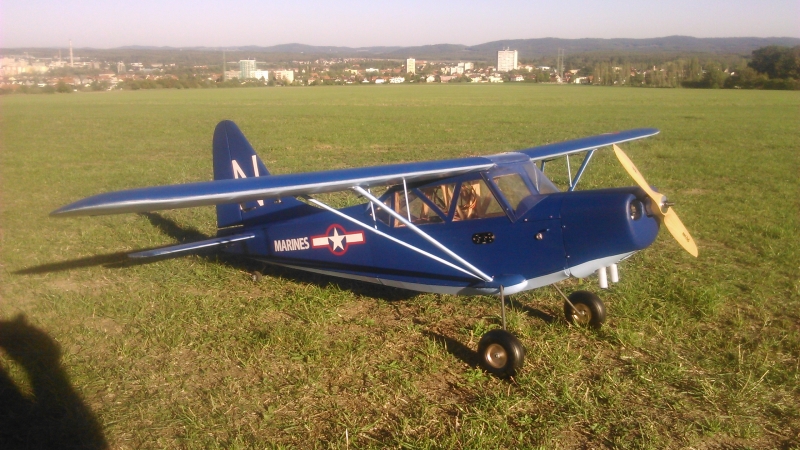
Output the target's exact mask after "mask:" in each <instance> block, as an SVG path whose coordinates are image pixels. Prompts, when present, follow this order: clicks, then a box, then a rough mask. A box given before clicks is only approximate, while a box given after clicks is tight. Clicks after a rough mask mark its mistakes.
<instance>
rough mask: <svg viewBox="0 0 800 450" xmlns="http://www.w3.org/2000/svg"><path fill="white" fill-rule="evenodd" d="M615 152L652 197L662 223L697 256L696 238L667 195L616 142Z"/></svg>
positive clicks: (687, 249) (655, 211)
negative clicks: (661, 191)
mask: <svg viewBox="0 0 800 450" xmlns="http://www.w3.org/2000/svg"><path fill="white" fill-rule="evenodd" d="M614 154H615V155H617V159H619V162H620V163H621V164H622V167H624V168H625V171H627V172H628V175H630V176H631V178H633V180H634V181H635V182H636V184H638V185H639V187H641V188H642V189H643V190H644V192H645V193H647V195H648V196H649V197H650V199H651V200H652V208H651V209H652V210H653V214H654V215H655V216H656V217H658V219H659V220H661V223H663V224H664V226H666V227H667V230H669V232H670V234H672V237H674V238H675V240H676V241H678V243H679V244H680V245H681V247H683V248H684V249H685V250H686V251H687V252H689V253H690V254H691V255H692V256H694V257H697V244H695V243H694V239H692V235H691V234H689V230H687V229H686V227H685V226H684V225H683V222H681V219H679V218H678V215H677V214H675V211H674V210H673V209H672V204H671V203H669V202H667V197H666V196H665V195H663V194H660V193H658V192H656V191H654V190H653V188H651V187H650V185H649V184H647V181H645V179H644V177H643V176H642V173H641V172H639V169H637V168H636V166H635V165H633V162H632V161H631V159H630V158H628V155H626V154H625V152H623V151H622V149H621V148H619V147H617V146H616V144H615V145H614Z"/></svg>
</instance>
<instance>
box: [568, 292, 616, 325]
mask: <svg viewBox="0 0 800 450" xmlns="http://www.w3.org/2000/svg"><path fill="white" fill-rule="evenodd" d="M569 302H570V303H572V305H570V304H569V303H567V302H564V315H565V316H566V318H567V322H569V323H571V324H575V325H583V326H589V327H592V328H594V329H596V330H597V329H600V327H601V326H603V323H604V322H605V321H606V306H605V305H604V304H603V302H602V301H601V300H600V297H598V296H597V295H595V294H593V293H591V292H589V291H575V292H573V293H572V294H570V296H569ZM573 306H574V307H575V309H573V308H572V307H573Z"/></svg>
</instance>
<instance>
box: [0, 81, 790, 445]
mask: <svg viewBox="0 0 800 450" xmlns="http://www.w3.org/2000/svg"><path fill="white" fill-rule="evenodd" d="M0 108H2V110H1V111H2V112H1V116H0V118H1V120H2V125H1V126H2V134H0V139H2V153H1V154H0V239H1V241H0V242H2V244H1V245H2V247H1V248H0V348H2V350H0V447H2V448H17V447H23V448H24V447H25V446H26V444H29V445H31V446H34V447H41V446H46V445H48V444H50V443H56V442H57V443H60V444H61V445H56V446H57V447H58V446H63V444H64V443H76V442H84V443H89V444H88V446H89V447H95V448H98V447H102V446H103V445H104V444H105V443H107V444H108V445H109V446H111V447H112V448H153V447H155V448H251V447H253V448H264V447H268V448H283V447H299V448H348V447H352V448H384V447H394V448H401V447H402V448H487V449H493V448H513V447H517V448H521V447H524V448H531V447H541V448H606V447H623V448H627V447H631V448H664V447H671V448H678V447H680V448H683V447H691V448H800V444H798V443H800V378H799V375H798V372H800V367H799V364H800V362H799V361H800V239H798V235H800V224H799V223H798V222H799V221H800V182H799V181H798V177H799V176H800V156H799V155H800V153H799V152H798V149H799V148H800V127H798V124H799V123H800V95H799V94H798V93H796V92H775V91H773V92H766V91H763V92H761V91H730V90H727V91H712V90H681V89H674V90H668V89H663V90H659V89H626V88H592V87H569V86H536V85H502V86H487V85H478V86H471V85H457V86H456V85H453V86H449V85H437V86H353V87H341V88H336V87H330V88H264V89H238V90H237V89H220V90H184V91H178V90H170V91H165V90H159V91H148V92H145V91H138V92H110V93H98V94H69V95H66V94H62V95H36V96H34V95H31V96H22V95H16V96H6V97H3V98H0ZM221 119H232V120H234V121H235V122H237V124H238V125H239V126H240V128H241V129H242V130H243V131H244V133H245V135H247V136H248V138H249V139H250V141H251V143H252V144H253V146H254V148H255V149H256V151H257V152H258V153H259V154H260V155H261V157H262V159H263V160H264V161H265V163H266V164H267V166H268V167H269V169H270V170H271V171H272V172H273V173H288V172H297V171H312V170H325V169H333V168H343V167H356V166H363V165H375V164H384V163H390V162H402V161H415V160H420V159H444V158H450V157H463V156H468V155H481V154H492V153H497V152H502V151H509V150H514V149H519V148H525V147H529V146H533V145H538V144H544V143H548V142H555V141H559V140H565V139H573V138H577V137H582V136H587V135H592V134H598V133H603V132H608V131H615V130H622V129H628V128H636V127H656V128H659V129H661V130H662V133H661V134H660V135H659V136H657V137H655V138H651V139H647V140H645V141H640V142H637V143H631V144H626V145H623V147H624V148H625V150H626V151H627V152H628V154H629V155H630V157H631V158H632V159H633V161H634V162H635V163H636V164H637V166H638V167H639V169H640V170H641V171H642V172H643V173H644V174H645V176H646V177H647V179H648V181H649V182H651V183H652V184H654V185H656V186H658V187H659V188H660V189H661V190H662V191H664V192H666V193H667V194H669V196H670V199H671V200H673V201H675V202H676V203H677V205H676V210H677V212H678V213H679V214H680V216H681V218H682V219H683V221H684V223H685V224H686V226H687V227H688V228H689V229H690V231H691V232H692V234H693V235H694V237H695V239H696V241H697V242H698V245H699V248H700V257H699V258H698V259H694V258H692V257H691V256H689V255H687V254H686V253H685V252H683V250H681V249H680V247H679V246H678V245H677V244H675V243H674V242H673V241H672V240H671V238H670V237H669V235H668V234H667V233H666V232H662V234H661V236H660V237H659V239H658V240H657V241H656V243H655V244H654V245H653V246H652V247H651V248H649V249H647V250H646V251H644V252H641V253H639V254H637V255H635V256H634V257H633V258H631V259H630V260H628V261H626V262H625V263H623V264H622V265H621V277H622V280H621V283H619V284H617V285H614V286H612V288H611V289H609V290H608V291H603V292H599V289H597V287H596V278H588V279H584V280H569V281H567V282H563V283H562V284H561V287H562V288H563V289H564V290H566V291H574V290H576V289H590V290H593V291H595V292H599V293H600V295H601V297H602V298H603V299H604V301H605V302H606V306H607V308H608V311H609V320H608V322H607V324H606V326H605V327H604V328H603V329H602V330H601V331H599V332H593V331H589V330H586V329H581V328H575V327H570V326H568V325H567V324H566V322H565V321H564V319H563V317H562V311H561V309H562V306H561V305H562V304H561V301H560V300H559V298H558V294H557V293H556V292H555V290H554V289H552V288H550V287H547V288H542V289H538V290H535V291H531V292H528V293H524V294H519V295H516V296H514V298H513V300H514V308H513V309H512V310H511V311H509V324H510V328H511V329H512V330H513V331H514V332H515V333H516V334H517V335H518V336H520V338H521V340H522V341H523V343H524V344H525V346H526V347H527V349H528V354H527V359H526V363H525V367H524V368H523V370H522V371H521V374H519V376H518V377H516V378H515V379H513V380H499V379H495V378H492V377H490V376H487V375H486V374H485V373H483V372H482V371H481V370H480V369H478V368H477V366H476V357H475V353H474V351H475V349H476V347H477V341H478V339H479V337H480V335H481V334H482V333H483V332H485V331H486V330H488V329H491V328H493V327H497V326H498V324H499V311H498V308H497V302H496V300H495V299H492V298H488V297H453V296H442V295H426V294H416V293H411V292H404V291H398V290H392V289H383V288H377V287H374V286H370V285H363V284H358V283H351V282H343V281H339V280H336V279H330V278H324V277H317V276H309V275H305V274H302V273H298V272H291V271H286V270H277V269H269V268H268V269H267V270H266V276H265V277H264V278H263V280H262V281H260V282H257V283H256V282H253V281H252V279H251V277H250V275H249V271H250V270H252V269H254V268H258V267H259V266H253V265H252V264H250V263H248V262H246V261H238V260H220V259H217V258H214V257H187V258H179V259H173V260H167V261H160V262H155V263H152V264H143V265H131V264H125V263H124V261H125V257H124V255H125V252H128V251H131V250H135V249H141V248H148V247H154V246H160V245H168V244H172V243H175V242H177V241H180V240H191V239H197V238H199V237H200V236H209V235H213V233H214V232H215V230H214V212H213V209H212V208H198V209H190V210H179V211H166V212H162V213H157V214H150V215H135V214H133V215H119V216H104V217H91V218H76V219H51V218H49V217H48V216H47V215H48V213H49V212H50V211H52V210H53V209H55V208H57V207H59V206H61V205H64V204H66V203H69V202H72V201H75V200H77V199H80V198H82V197H85V196H88V195H93V194H96V193H100V192H104V191H108V190H115V189H125V188H133V187H140V186H147V185H153V184H171V183H181V182H190V181H203V180H208V179H210V178H211V173H212V167H211V135H212V132H213V129H214V126H215V124H216V123H217V122H218V121H219V120H221ZM573 164H577V160H574V161H573ZM561 169H562V168H561V167H559V166H558V164H552V165H550V166H548V169H547V170H548V174H550V175H552V176H553V177H554V178H555V179H556V181H559V182H562V183H563V182H564V180H565V178H564V176H563V175H561V174H562V173H563V171H562V170H561ZM573 170H574V166H573ZM629 184H631V182H630V181H629V179H628V178H627V175H626V174H625V173H624V172H623V170H622V169H621V168H620V167H619V165H618V163H617V162H616V160H615V159H614V156H613V154H612V153H611V152H609V151H604V152H601V153H599V154H598V155H596V156H595V159H594V161H593V163H592V165H590V167H589V169H588V170H587V173H586V175H585V176H584V178H583V180H582V181H581V188H583V189H587V188H593V187H599V186H619V185H629ZM334 200H336V197H334ZM339 200H340V201H342V202H345V201H347V200H348V199H346V198H341V199H339Z"/></svg>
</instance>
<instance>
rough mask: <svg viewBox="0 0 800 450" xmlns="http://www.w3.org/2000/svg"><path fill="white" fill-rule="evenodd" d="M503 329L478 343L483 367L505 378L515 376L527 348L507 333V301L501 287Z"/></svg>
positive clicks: (482, 338) (488, 335) (490, 332)
mask: <svg viewBox="0 0 800 450" xmlns="http://www.w3.org/2000/svg"><path fill="white" fill-rule="evenodd" d="M500 309H501V317H502V321H503V328H502V329H495V330H492V331H489V332H488V333H486V334H484V335H483V336H482V337H481V340H480V342H478V355H479V356H480V358H481V366H482V367H483V368H484V369H485V370H486V371H487V372H489V373H491V374H493V375H496V376H500V377H505V376H514V375H516V373H517V370H519V369H520V368H521V367H522V364H523V362H524V361H525V347H523V346H522V343H521V342H520V341H519V339H517V337H516V336H514V335H513V334H511V333H509V332H508V331H506V300H505V295H504V294H503V287H502V286H500Z"/></svg>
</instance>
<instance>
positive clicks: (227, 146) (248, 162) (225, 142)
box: [213, 120, 304, 228]
mask: <svg viewBox="0 0 800 450" xmlns="http://www.w3.org/2000/svg"><path fill="white" fill-rule="evenodd" d="M213 153H214V179H215V180H229V179H232V178H234V179H235V178H251V177H264V176H269V171H268V170H267V167H266V166H265V165H264V163H263V162H262V161H261V158H259V157H258V155H257V154H256V152H255V150H253V147H252V146H251V145H250V143H249V142H248V141H247V138H245V137H244V134H242V131H241V130H239V127H238V126H236V124H235V123H233V122H232V121H230V120H223V121H222V122H220V123H219V124H217V127H216V129H215V130H214V144H213ZM300 205H304V203H302V202H300V201H299V200H297V199H295V198H287V199H282V200H281V201H280V202H278V203H276V202H274V201H272V200H258V201H253V202H247V203H244V204H224V205H217V228H226V227H231V226H236V225H241V224H243V223H244V222H246V221H248V220H250V219H253V218H256V217H260V216H264V215H266V214H272V213H275V212H278V211H281V210H285V209H288V208H292V207H295V206H300Z"/></svg>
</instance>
